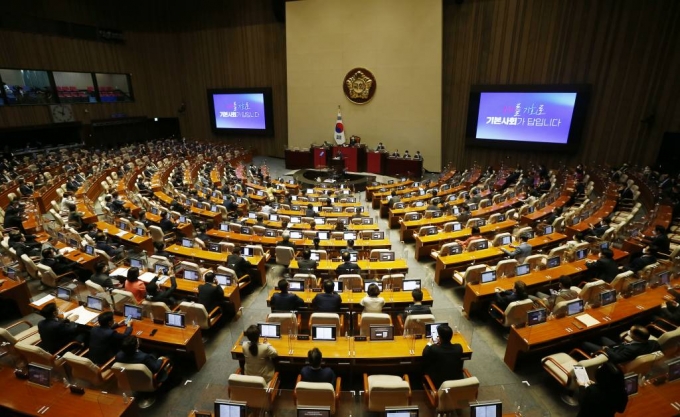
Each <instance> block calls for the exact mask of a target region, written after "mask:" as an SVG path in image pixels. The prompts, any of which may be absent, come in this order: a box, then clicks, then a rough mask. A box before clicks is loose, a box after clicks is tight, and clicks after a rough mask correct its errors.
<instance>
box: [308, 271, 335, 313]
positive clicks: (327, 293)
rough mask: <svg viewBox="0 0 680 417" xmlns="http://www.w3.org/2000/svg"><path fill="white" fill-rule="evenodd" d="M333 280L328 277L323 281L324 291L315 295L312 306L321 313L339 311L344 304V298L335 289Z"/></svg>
mask: <svg viewBox="0 0 680 417" xmlns="http://www.w3.org/2000/svg"><path fill="white" fill-rule="evenodd" d="M334 290H335V286H334V285H333V281H331V280H329V279H327V280H325V281H324V282H323V292H321V293H319V294H317V295H316V296H314V299H312V308H313V309H314V311H318V312H320V313H337V312H339V311H340V306H341V305H342V298H341V297H340V295H339V294H337V293H336V292H335V291H334Z"/></svg>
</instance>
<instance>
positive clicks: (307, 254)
mask: <svg viewBox="0 0 680 417" xmlns="http://www.w3.org/2000/svg"><path fill="white" fill-rule="evenodd" d="M284 233H285V232H284ZM311 257H312V251H311V250H310V249H306V248H305V250H303V251H302V260H300V261H298V268H299V269H300V272H301V273H309V274H313V273H315V272H316V267H317V265H318V263H317V262H316V261H315V260H313V259H311Z"/></svg>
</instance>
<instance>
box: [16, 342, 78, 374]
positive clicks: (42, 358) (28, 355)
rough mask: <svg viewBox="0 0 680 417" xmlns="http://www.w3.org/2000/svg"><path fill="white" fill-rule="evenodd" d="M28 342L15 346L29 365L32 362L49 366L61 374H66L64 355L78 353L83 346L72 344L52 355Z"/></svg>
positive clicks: (76, 343)
mask: <svg viewBox="0 0 680 417" xmlns="http://www.w3.org/2000/svg"><path fill="white" fill-rule="evenodd" d="M27 342H28V340H27V339H24V340H23V341H20V342H17V343H16V344H15V345H14V348H15V349H16V351H17V353H19V355H21V356H22V357H23V358H24V359H25V360H26V362H27V363H31V362H32V363H37V364H39V365H44V366H49V367H51V368H54V369H55V370H56V371H58V372H60V373H63V372H64V368H63V365H64V359H63V358H62V356H63V355H64V353H65V352H68V351H71V350H73V351H76V352H78V351H80V349H82V345H81V344H80V343H78V342H71V343H68V344H67V345H66V346H64V347H62V348H61V349H59V351H57V352H56V353H55V354H51V353H50V352H48V351H46V350H45V349H43V348H41V347H40V346H38V345H37V344H30V343H27Z"/></svg>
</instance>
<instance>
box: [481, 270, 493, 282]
mask: <svg viewBox="0 0 680 417" xmlns="http://www.w3.org/2000/svg"><path fill="white" fill-rule="evenodd" d="M495 280H496V271H484V272H482V277H481V281H482V284H486V283H489V282H494V281H495Z"/></svg>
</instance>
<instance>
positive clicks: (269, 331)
mask: <svg viewBox="0 0 680 417" xmlns="http://www.w3.org/2000/svg"><path fill="white" fill-rule="evenodd" d="M257 327H259V328H260V336H262V337H268V338H271V339H279V338H280V337H281V324H280V323H257Z"/></svg>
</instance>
